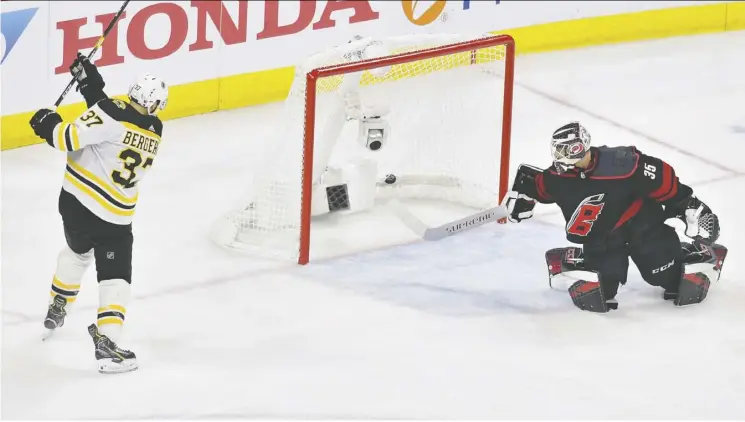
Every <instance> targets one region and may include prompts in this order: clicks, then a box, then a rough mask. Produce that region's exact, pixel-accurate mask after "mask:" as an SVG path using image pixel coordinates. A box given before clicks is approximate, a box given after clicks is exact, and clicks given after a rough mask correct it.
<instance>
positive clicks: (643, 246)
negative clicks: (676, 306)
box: [583, 222, 683, 299]
mask: <svg viewBox="0 0 745 422" xmlns="http://www.w3.org/2000/svg"><path fill="white" fill-rule="evenodd" d="M583 249H584V256H585V267H586V268H587V269H588V270H593V271H597V272H598V274H599V276H600V277H599V278H600V285H601V288H602V290H603V295H604V296H605V298H606V299H612V298H614V297H615V296H616V293H617V292H618V286H619V284H625V283H626V277H627V274H628V269H629V257H630V258H631V260H632V261H634V264H636V267H637V268H638V269H639V272H640V273H641V276H642V278H644V280H645V281H646V282H647V283H649V284H650V285H652V286H660V287H663V288H665V289H668V290H672V291H677V288H678V285H679V284H680V279H681V275H682V271H683V269H682V266H683V251H682V249H681V246H680V239H679V238H678V235H677V233H675V229H673V228H672V227H670V226H668V225H667V224H665V223H664V222H658V223H653V224H649V225H644V226H642V227H641V228H640V227H639V226H638V225H636V226H632V227H631V228H627V229H626V230H622V231H621V232H619V233H615V234H614V235H613V236H612V237H611V238H610V239H608V241H607V242H605V243H603V244H602V245H591V244H588V245H585V246H584V248H583Z"/></svg>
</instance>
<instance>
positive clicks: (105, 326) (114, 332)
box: [98, 278, 131, 343]
mask: <svg viewBox="0 0 745 422" xmlns="http://www.w3.org/2000/svg"><path fill="white" fill-rule="evenodd" d="M130 290H131V286H130V284H129V283H127V282H126V281H125V280H123V279H119V278H117V279H112V280H101V281H100V282H99V283H98V332H99V333H101V334H103V335H105V336H106V337H108V338H110V339H111V340H112V341H113V342H114V343H116V342H117V341H118V340H119V337H120V335H121V333H122V325H123V324H124V315H125V314H126V313H127V304H128V303H129V296H130Z"/></svg>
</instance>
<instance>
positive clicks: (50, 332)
mask: <svg viewBox="0 0 745 422" xmlns="http://www.w3.org/2000/svg"><path fill="white" fill-rule="evenodd" d="M54 332H55V329H54V328H51V329H50V328H44V332H42V333H41V341H47V340H49V339H50V338H52V336H53V335H54Z"/></svg>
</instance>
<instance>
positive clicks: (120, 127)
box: [30, 53, 168, 373]
mask: <svg viewBox="0 0 745 422" xmlns="http://www.w3.org/2000/svg"><path fill="white" fill-rule="evenodd" d="M70 70H71V71H72V73H73V75H76V74H78V72H79V71H80V74H79V76H78V77H77V84H78V90H79V91H80V93H81V94H82V95H83V97H84V98H85V101H86V103H87V105H88V107H89V108H88V109H87V110H86V111H85V112H84V113H83V114H82V115H81V116H80V117H78V119H77V120H75V121H73V122H64V121H63V120H62V118H61V117H60V115H59V114H57V113H56V112H55V111H53V110H50V109H41V110H39V111H37V112H36V114H34V116H33V117H32V118H31V122H30V124H31V127H32V128H33V130H34V133H36V135H37V136H39V137H40V138H43V139H44V140H45V141H46V142H47V143H48V144H49V145H50V146H52V147H54V148H56V149H59V150H60V151H64V152H66V153H67V166H66V169H65V176H64V182H63V185H62V190H61V192H60V196H59V212H60V215H61V216H62V222H63V226H64V233H65V240H66V243H67V245H66V246H65V247H64V248H63V249H62V251H60V253H59V256H58V258H57V269H56V272H55V275H54V277H53V279H52V287H51V293H50V300H49V302H50V303H49V309H48V312H47V316H46V319H45V320H44V326H45V328H46V330H47V331H46V334H45V338H48V337H49V336H50V335H51V334H52V333H53V332H54V330H55V329H57V328H59V327H61V326H62V325H63V324H64V322H65V316H66V315H67V312H68V310H69V307H70V306H71V305H72V304H73V303H74V302H75V299H76V297H77V294H78V292H79V291H80V283H81V279H82V278H83V274H84V273H85V271H86V269H87V268H88V267H89V266H90V264H91V263H93V261H94V260H95V262H96V272H97V276H98V285H99V305H98V320H97V324H92V325H90V326H89V327H88V332H89V333H90V335H91V337H92V338H93V342H94V345H95V357H96V359H97V362H98V368H99V371H100V372H102V373H115V372H127V371H131V370H134V369H137V360H136V356H135V354H134V353H132V352H131V351H128V350H124V349H121V348H119V347H118V346H117V342H118V341H119V336H120V334H121V331H122V326H123V324H124V319H125V314H126V311H127V304H128V301H129V296H130V286H131V283H132V243H133V237H132V216H133V215H134V212H135V207H136V205H137V195H138V188H139V182H140V181H141V180H142V179H143V178H144V176H145V175H146V174H147V172H148V170H149V169H150V167H151V166H152V165H153V163H154V160H155V157H156V156H157V154H158V149H159V146H160V141H161V138H160V137H161V134H162V131H163V124H162V122H161V121H160V119H159V118H158V117H157V116H156V114H157V113H158V112H159V111H160V110H163V109H164V108H165V106H166V103H167V100H168V86H167V85H166V84H165V83H164V82H163V81H161V80H160V79H158V78H156V77H154V76H152V75H149V74H146V75H144V76H142V77H140V78H139V79H138V80H137V81H136V82H135V83H134V84H133V85H132V86H131V87H130V89H129V95H128V97H129V102H125V101H121V100H118V99H112V98H109V97H108V96H107V95H106V94H105V93H104V91H103V88H104V86H105V83H104V81H103V78H102V77H101V75H100V73H99V72H98V70H97V69H96V66H95V65H93V64H92V63H91V62H90V61H89V60H88V59H87V58H86V57H84V56H83V55H81V54H80V53H78V57H77V58H76V59H75V61H74V62H73V64H72V66H71V67H70ZM81 70H82V71H81Z"/></svg>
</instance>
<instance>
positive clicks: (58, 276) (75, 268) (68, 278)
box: [49, 246, 93, 306]
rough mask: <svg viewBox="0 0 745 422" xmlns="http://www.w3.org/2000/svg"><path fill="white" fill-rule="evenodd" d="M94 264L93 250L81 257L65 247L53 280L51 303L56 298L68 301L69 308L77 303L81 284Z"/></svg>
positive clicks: (58, 257) (60, 254) (58, 260)
mask: <svg viewBox="0 0 745 422" xmlns="http://www.w3.org/2000/svg"><path fill="white" fill-rule="evenodd" d="M92 262H93V250H90V251H88V252H86V253H84V254H82V255H80V254H76V253H75V252H73V251H72V250H71V249H70V248H68V247H67V246H65V247H64V248H63V249H62V250H61V251H60V253H59V255H58V256H57V270H56V271H55V273H54V277H53V278H52V289H51V292H50V294H49V296H50V297H49V303H50V304H51V303H52V301H53V300H54V297H55V296H62V297H64V298H65V299H67V305H68V306H70V304H72V303H73V302H75V300H76V299H77V297H78V292H80V282H81V280H82V279H83V275H84V274H85V271H86V270H87V269H88V267H89V266H90V265H91V263H92Z"/></svg>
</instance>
